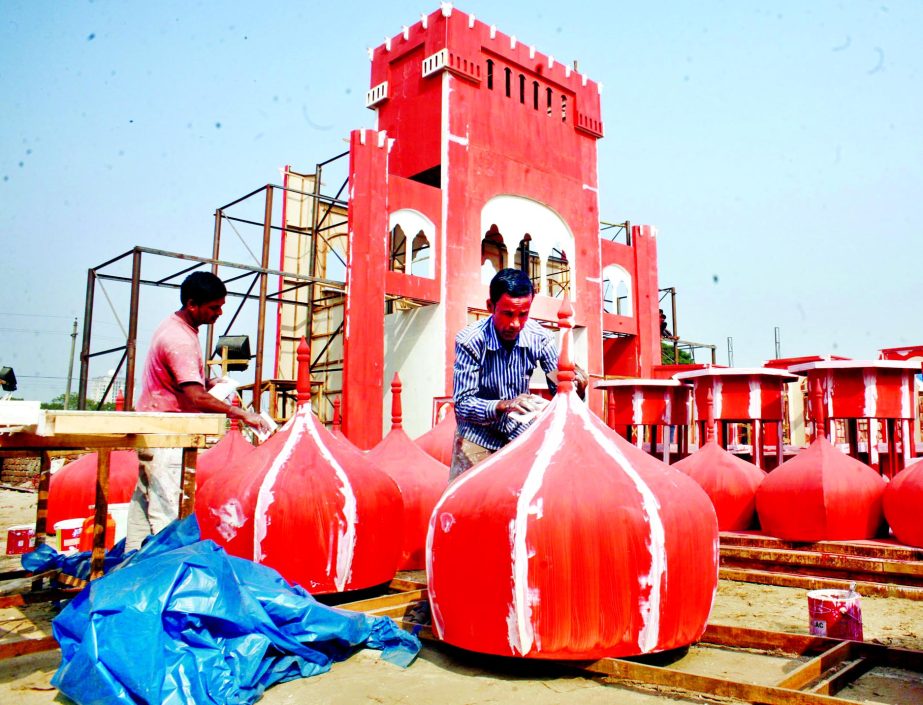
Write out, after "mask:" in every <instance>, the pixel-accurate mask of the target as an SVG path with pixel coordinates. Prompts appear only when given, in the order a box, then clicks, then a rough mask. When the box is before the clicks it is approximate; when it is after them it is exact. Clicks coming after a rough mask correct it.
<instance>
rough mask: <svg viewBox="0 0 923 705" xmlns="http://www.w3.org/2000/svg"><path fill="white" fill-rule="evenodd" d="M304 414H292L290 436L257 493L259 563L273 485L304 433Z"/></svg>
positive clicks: (256, 548) (255, 556) (255, 523)
mask: <svg viewBox="0 0 923 705" xmlns="http://www.w3.org/2000/svg"><path fill="white" fill-rule="evenodd" d="M303 416H304V415H303V414H302V412H301V410H299V411H297V412H295V415H294V416H292V418H291V420H290V421H289V423H288V424H286V427H287V428H290V429H291V432H290V433H289V436H288V438H286V439H285V443H284V444H282V448H281V449H280V450H279V454H278V455H277V456H276V457H275V459H274V460H273V461H272V465H270V466H269V470H268V471H267V472H266V474H265V475H264V476H263V481H262V482H261V483H260V489H259V491H258V492H257V495H256V506H255V507H254V510H253V560H254V561H256V562H257V563H262V562H263V559H264V558H265V554H264V553H263V539H265V538H266V532H267V530H268V528H269V522H268V520H267V516H266V515H267V514H268V513H269V508H270V507H271V506H272V503H273V501H274V500H275V495H274V493H273V487H274V486H275V484H276V479H277V478H278V477H279V472H280V471H281V470H282V466H283V465H285V463H287V462H288V461H289V459H290V458H291V457H292V453H293V452H294V451H295V447H296V446H297V445H298V440H299V439H300V438H301V436H302V435H303V434H304V426H305V422H304V419H303Z"/></svg>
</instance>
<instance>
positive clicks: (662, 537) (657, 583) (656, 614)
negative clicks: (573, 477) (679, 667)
mask: <svg viewBox="0 0 923 705" xmlns="http://www.w3.org/2000/svg"><path fill="white" fill-rule="evenodd" d="M571 396H574V395H571ZM575 398H576V397H575ZM568 406H569V407H570V408H571V409H572V410H573V411H574V412H575V413H576V414H578V415H579V416H580V418H581V419H582V420H583V422H584V426H585V427H586V429H587V431H589V433H590V435H592V436H593V438H594V440H595V441H596V442H597V443H598V444H599V446H600V447H601V448H602V449H603V450H604V451H605V452H606V454H607V455H608V456H609V457H610V458H612V459H613V460H614V461H615V462H616V463H617V464H618V466H619V467H620V468H621V469H622V470H623V471H624V472H625V474H626V475H628V477H629V478H630V479H631V481H632V482H633V483H634V485H635V489H637V491H638V494H639V495H641V507H642V509H643V510H644V514H645V516H646V517H647V521H648V524H649V526H650V531H651V534H650V539H651V540H650V545H649V549H650V553H651V568H650V571H649V572H648V574H647V576H646V577H642V579H641V587H642V588H644V587H646V586H648V585H650V588H651V592H650V597H649V598H648V599H647V600H643V601H642V602H641V605H640V608H641V619H642V621H643V623H644V626H643V627H642V628H641V631H640V633H639V634H638V648H639V649H641V652H642V653H648V652H650V651H653V650H654V649H655V648H656V647H657V642H658V641H659V639H660V593H661V586H662V583H663V579H664V578H665V577H666V574H667V554H666V532H665V531H664V527H663V521H662V520H661V518H660V503H659V502H658V501H657V497H656V496H655V495H654V493H653V492H652V491H651V488H650V487H648V486H647V484H646V483H645V482H644V480H643V479H641V476H640V475H638V473H637V471H635V469H634V468H633V467H632V466H631V463H630V462H629V461H628V458H626V457H625V456H624V454H623V453H622V451H621V450H619V448H618V446H617V445H615V443H613V442H612V441H611V440H610V439H609V438H608V437H606V436H605V435H604V434H603V433H602V432H601V431H600V430H599V429H598V428H596V426H595V424H594V423H593V419H591V418H590V416H589V414H590V411H589V409H588V408H587V406H586V405H585V404H584V403H582V402H579V403H574V404H568Z"/></svg>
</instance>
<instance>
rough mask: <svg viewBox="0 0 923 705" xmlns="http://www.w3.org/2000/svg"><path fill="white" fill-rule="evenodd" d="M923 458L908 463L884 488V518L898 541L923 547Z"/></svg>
mask: <svg viewBox="0 0 923 705" xmlns="http://www.w3.org/2000/svg"><path fill="white" fill-rule="evenodd" d="M920 507H923V460H921V461H918V462H916V463H914V464H913V465H908V466H907V467H906V468H904V469H903V470H901V471H900V472H899V473H897V475H895V476H894V479H892V480H891V482H890V484H889V485H888V488H887V489H886V490H885V496H884V511H885V518H886V519H887V520H888V523H889V524H890V525H891V531H893V532H894V536H895V537H896V538H897V540H898V541H900V542H901V543H906V544H907V545H909V546H917V547H919V548H923V520H921V518H920Z"/></svg>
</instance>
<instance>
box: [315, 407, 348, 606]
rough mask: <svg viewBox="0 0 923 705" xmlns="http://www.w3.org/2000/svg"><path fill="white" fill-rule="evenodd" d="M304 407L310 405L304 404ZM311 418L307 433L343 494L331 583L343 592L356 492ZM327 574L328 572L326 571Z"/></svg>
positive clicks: (345, 582) (346, 574) (346, 575)
mask: <svg viewBox="0 0 923 705" xmlns="http://www.w3.org/2000/svg"><path fill="white" fill-rule="evenodd" d="M305 408H306V409H309V408H310V407H308V406H305ZM312 421H313V419H306V422H305V425H306V426H307V429H308V433H309V434H310V436H311V438H312V439H314V442H315V443H316V444H317V448H318V450H320V453H321V455H322V456H323V458H324V460H326V461H327V462H328V463H330V466H331V467H332V468H333V471H334V473H336V476H337V479H338V480H339V481H340V494H341V495H343V516H342V518H341V520H340V526H339V535H338V536H337V556H336V572H335V573H334V576H333V584H334V585H336V588H337V590H338V591H339V592H343V590H344V589H345V587H346V584H347V583H348V582H349V578H350V577H351V576H352V572H353V555H354V554H355V551H356V524H357V522H358V512H357V504H356V493H355V492H353V487H352V485H351V484H350V482H349V477H348V476H347V475H346V472H345V471H344V470H343V466H342V465H340V463H339V462H337V459H336V458H334V457H333V454H332V453H331V452H330V449H329V448H327V446H326V445H325V443H324V441H323V439H322V438H321V437H320V434H319V433H318V432H317V427H316V426H315V425H314V423H312ZM328 574H329V572H328Z"/></svg>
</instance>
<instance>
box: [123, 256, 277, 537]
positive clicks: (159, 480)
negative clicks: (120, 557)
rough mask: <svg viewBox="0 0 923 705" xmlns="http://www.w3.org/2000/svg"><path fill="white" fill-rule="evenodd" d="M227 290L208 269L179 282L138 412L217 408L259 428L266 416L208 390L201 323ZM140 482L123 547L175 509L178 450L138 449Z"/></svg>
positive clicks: (213, 316) (155, 341) (150, 357)
mask: <svg viewBox="0 0 923 705" xmlns="http://www.w3.org/2000/svg"><path fill="white" fill-rule="evenodd" d="M226 296H227V289H226V288H225V286H224V282H222V281H221V280H220V279H219V278H218V277H216V276H215V275H214V274H211V273H210V272H193V273H192V274H190V275H189V276H188V277H186V279H185V280H184V281H183V283H182V285H181V287H180V300H181V301H182V304H183V306H182V308H180V310H179V311H177V312H176V313H174V314H171V315H170V317H169V318H167V319H166V320H165V321H164V322H163V323H161V324H160V326H158V328H157V330H156V331H154V337H153V338H152V340H151V347H150V350H149V351H148V354H147V360H146V361H145V363H144V372H143V374H142V377H141V396H140V397H139V399H138V403H137V405H136V406H135V408H136V410H137V411H158V412H174V413H216V414H225V415H227V416H231V417H235V418H238V419H240V420H241V421H243V422H244V423H246V424H248V425H249V426H253V427H254V428H258V429H260V430H261V431H266V430H268V425H267V424H266V421H265V420H264V419H263V418H262V417H261V416H260V415H259V414H254V413H253V412H249V411H245V410H243V409H241V408H239V407H236V406H231V405H230V404H225V403H224V402H223V401H220V400H219V399H216V398H215V397H213V396H212V395H211V394H209V393H208V392H207V391H206V389H207V388H208V387H210V386H212V385H213V384H214V382H215V380H206V378H205V364H204V362H203V360H202V348H201V346H200V345H199V331H198V329H199V326H202V325H211V324H212V323H214V322H215V321H217V320H218V317H219V316H220V315H221V309H222V307H223V306H224V301H225V297H226ZM138 460H139V468H138V470H139V472H138V484H137V485H135V491H134V494H133V495H132V498H131V507H130V508H129V511H128V536H127V540H126V550H132V549H134V548H139V547H140V546H141V542H142V541H143V540H144V538H145V537H146V536H149V535H150V534H156V533H157V532H158V531H160V530H161V529H163V528H164V527H165V526H167V524H169V523H170V522H171V521H173V520H174V519H176V518H177V516H178V514H179V496H180V491H181V487H180V478H181V475H182V470H181V466H182V449H180V448H153V449H142V450H140V451H139V452H138Z"/></svg>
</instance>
